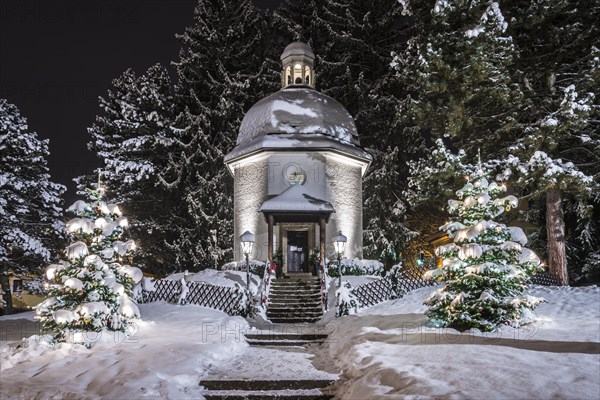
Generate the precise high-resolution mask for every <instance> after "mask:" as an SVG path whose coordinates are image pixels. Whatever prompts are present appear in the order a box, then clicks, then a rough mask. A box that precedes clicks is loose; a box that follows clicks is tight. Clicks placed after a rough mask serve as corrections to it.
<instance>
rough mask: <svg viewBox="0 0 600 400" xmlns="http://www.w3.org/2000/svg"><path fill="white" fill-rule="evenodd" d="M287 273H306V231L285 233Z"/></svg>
mask: <svg viewBox="0 0 600 400" xmlns="http://www.w3.org/2000/svg"><path fill="white" fill-rule="evenodd" d="M287 271H288V272H308V232H307V231H287Z"/></svg>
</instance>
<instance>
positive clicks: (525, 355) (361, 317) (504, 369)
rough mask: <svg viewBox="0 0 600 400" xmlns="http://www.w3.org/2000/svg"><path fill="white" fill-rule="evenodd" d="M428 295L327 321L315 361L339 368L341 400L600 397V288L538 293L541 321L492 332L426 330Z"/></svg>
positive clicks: (538, 290) (424, 291)
mask: <svg viewBox="0 0 600 400" xmlns="http://www.w3.org/2000/svg"><path fill="white" fill-rule="evenodd" d="M432 290H433V289H432V288H423V289H419V290H417V291H414V292H412V293H410V294H409V295H407V296H405V297H404V298H402V299H398V300H394V301H389V302H385V303H381V304H379V305H377V306H375V307H371V308H369V309H365V310H361V311H360V312H359V314H358V315H354V316H349V317H343V318H339V319H337V320H334V321H332V322H330V325H329V326H330V327H334V331H335V332H334V333H333V334H332V335H331V336H330V338H329V339H328V341H327V343H326V344H325V345H324V346H325V347H324V350H323V351H321V352H320V357H319V360H318V363H319V364H320V365H322V366H327V365H328V364H329V366H328V367H327V369H328V370H330V371H331V372H339V371H340V370H343V371H344V374H343V377H342V379H344V378H345V379H346V381H345V382H344V383H343V384H342V385H341V386H340V387H339V390H338V395H337V398H340V399H402V398H410V399H428V398H436V399H446V398H473V399H550V398H560V399H597V398H600V355H599V353H600V288H598V287H586V288H568V287H566V288H549V287H534V288H532V290H531V294H533V295H536V296H540V297H544V298H546V299H547V300H548V303H544V304H542V305H541V306H540V307H538V309H537V310H536V314H537V316H538V318H539V320H538V322H537V323H536V324H534V325H532V326H529V327H526V328H523V329H513V328H509V327H506V328H504V329H502V330H501V331H499V332H495V333H491V334H483V333H481V332H478V331H477V332H471V331H470V332H467V333H463V334H461V333H460V332H457V331H455V330H452V329H435V328H428V327H426V326H425V323H426V317H425V315H424V312H425V311H426V308H425V306H423V304H422V302H423V300H424V299H425V298H426V297H427V296H428V294H429V293H430V292H431V291H432Z"/></svg>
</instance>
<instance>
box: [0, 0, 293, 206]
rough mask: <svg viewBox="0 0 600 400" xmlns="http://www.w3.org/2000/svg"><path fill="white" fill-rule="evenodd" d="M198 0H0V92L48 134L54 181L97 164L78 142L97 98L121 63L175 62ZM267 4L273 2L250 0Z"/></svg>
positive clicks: (140, 66)
mask: <svg viewBox="0 0 600 400" xmlns="http://www.w3.org/2000/svg"><path fill="white" fill-rule="evenodd" d="M197 1H198V0H70V1H69V0H0V97H1V98H6V99H7V100H8V101H9V102H11V103H14V104H16V105H17V107H18V108H19V109H20V110H21V114H22V115H23V116H25V117H26V118H27V120H28V123H29V127H30V130H33V131H36V132H37V133H38V134H39V136H40V137H42V138H50V152H51V155H50V159H49V166H50V172H51V174H52V179H53V180H54V181H57V182H60V183H62V184H64V185H67V186H68V192H67V193H66V195H65V197H66V200H67V205H68V204H70V202H72V201H73V200H74V199H75V198H76V194H75V191H74V190H75V189H74V184H73V183H72V178H74V177H75V176H78V175H81V174H84V173H88V172H90V171H92V170H93V169H94V167H95V166H97V165H98V161H97V158H96V157H95V155H94V154H92V153H91V152H89V151H88V150H87V147H86V143H87V141H88V140H89V136H88V135H87V133H86V128H87V127H88V126H90V125H91V124H92V123H93V121H94V117H95V115H96V114H97V113H98V112H99V110H100V109H99V107H98V96H104V95H105V94H106V92H107V90H108V89H110V86H111V81H112V80H113V79H114V78H116V77H118V76H119V75H120V74H121V73H122V72H123V71H125V70H126V69H127V68H133V69H134V70H135V71H136V72H138V73H143V72H144V71H145V70H146V69H147V68H148V67H150V66H151V65H153V64H155V63H157V62H160V63H162V64H163V65H167V64H169V63H170V61H172V60H176V58H177V54H178V51H179V42H178V40H177V39H175V34H176V33H182V32H183V31H184V29H185V27H187V26H189V25H191V24H192V22H193V11H194V6H195V5H196V3H197ZM254 3H255V4H256V5H258V6H259V7H262V8H275V7H277V5H279V4H280V3H281V0H255V1H254Z"/></svg>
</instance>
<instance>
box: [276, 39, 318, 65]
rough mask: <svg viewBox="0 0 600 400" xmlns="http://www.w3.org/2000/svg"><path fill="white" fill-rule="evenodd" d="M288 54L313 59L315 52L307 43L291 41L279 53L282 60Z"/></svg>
mask: <svg viewBox="0 0 600 400" xmlns="http://www.w3.org/2000/svg"><path fill="white" fill-rule="evenodd" d="M289 56H307V57H310V58H311V59H313V60H314V59H315V53H313V51H312V49H311V48H310V46H309V45H307V44H306V43H303V42H292V43H290V44H288V45H287V46H286V47H285V49H284V50H283V53H281V61H284V60H285V59H286V58H287V57H289Z"/></svg>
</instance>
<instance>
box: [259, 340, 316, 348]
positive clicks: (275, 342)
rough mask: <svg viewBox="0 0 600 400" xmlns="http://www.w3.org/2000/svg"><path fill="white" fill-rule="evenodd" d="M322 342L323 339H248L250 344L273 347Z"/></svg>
mask: <svg viewBox="0 0 600 400" xmlns="http://www.w3.org/2000/svg"><path fill="white" fill-rule="evenodd" d="M323 342H324V341H323V340H248V344H249V345H250V346H273V347H289V346H308V345H311V344H321V343H323Z"/></svg>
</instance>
